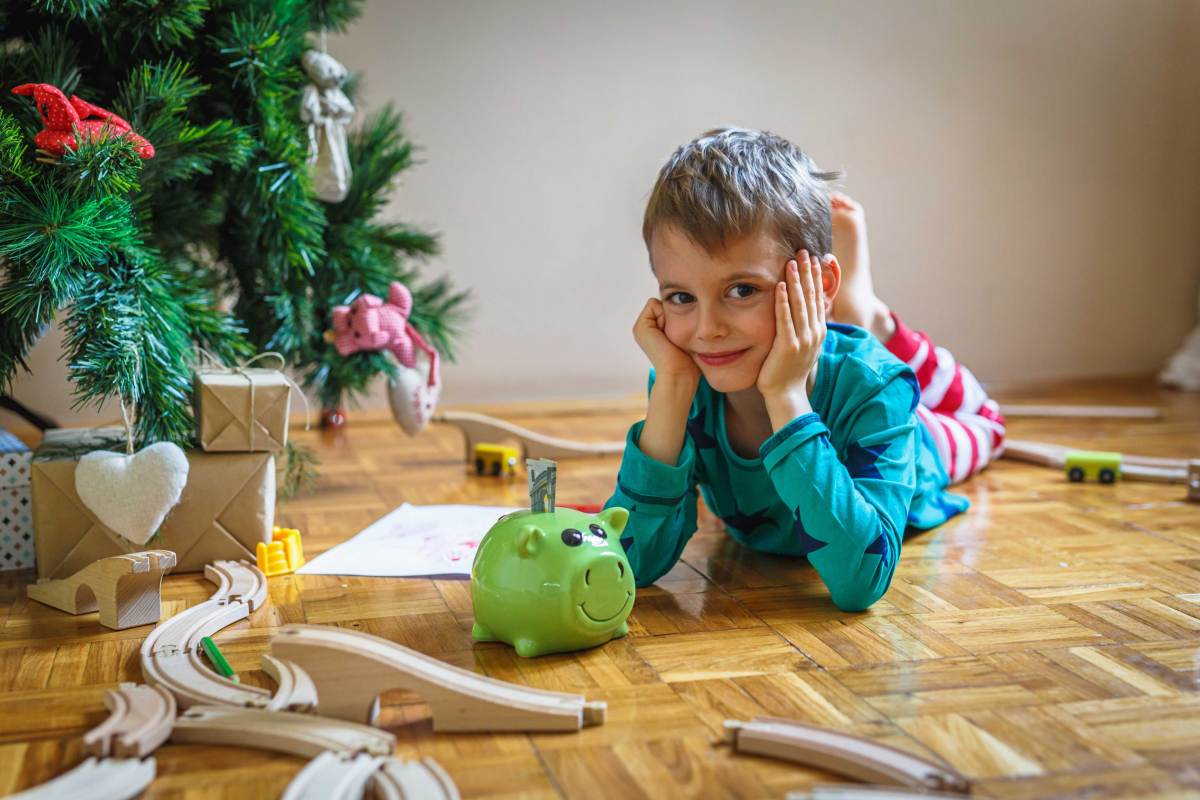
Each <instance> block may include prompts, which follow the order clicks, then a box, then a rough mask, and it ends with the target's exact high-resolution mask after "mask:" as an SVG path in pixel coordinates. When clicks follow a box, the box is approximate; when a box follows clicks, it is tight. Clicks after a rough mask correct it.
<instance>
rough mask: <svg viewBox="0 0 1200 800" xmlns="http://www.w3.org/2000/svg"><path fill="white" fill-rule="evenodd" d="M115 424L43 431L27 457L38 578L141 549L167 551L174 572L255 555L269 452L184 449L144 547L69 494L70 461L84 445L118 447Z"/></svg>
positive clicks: (270, 493)
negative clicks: (184, 468)
mask: <svg viewBox="0 0 1200 800" xmlns="http://www.w3.org/2000/svg"><path fill="white" fill-rule="evenodd" d="M124 441H125V434H124V431H123V430H121V429H120V428H102V429H92V430H84V429H75V430H71V429H64V430H52V431H48V432H47V433H46V436H45V439H44V440H43V442H42V445H41V446H40V447H39V448H38V450H37V452H36V453H35V454H34V458H33V465H32V467H33V470H32V472H33V475H32V478H33V523H34V545H35V548H36V550H37V566H38V577H39V578H66V577H69V576H71V575H73V574H75V573H76V572H77V571H79V570H80V569H83V568H84V567H86V566H87V565H88V564H90V563H92V562H93V561H95V560H97V559H99V558H107V557H108V556H114V555H120V554H122V553H133V552H137V551H139V550H145V549H147V548H156V549H162V550H172V551H174V552H175V554H176V558H177V561H178V564H177V566H176V567H175V569H174V572H198V571H200V570H203V569H204V565H205V564H208V563H211V562H213V561H217V560H220V559H239V558H245V559H249V560H250V561H254V560H255V557H256V556H255V547H256V545H257V543H258V542H269V541H270V540H271V529H272V527H273V525H274V523H275V458H274V456H273V455H272V454H271V453H269V452H258V453H204V452H201V451H199V450H188V451H186V453H187V459H188V477H187V485H186V486H184V489H183V495H182V496H181V497H180V500H179V504H178V505H176V506H175V507H174V508H172V509H171V511H170V513H168V514H167V518H166V520H164V521H163V524H162V527H161V528H159V529H158V532H157V533H156V534H155V535H154V536H153V537H152V538H151V539H150V540H149V541H148V542H146V543H145V544H142V545H138V544H135V543H133V542H131V541H129V540H127V539H124V538H123V537H121V536H120V535H118V534H117V533H116V532H114V531H113V530H112V529H110V528H108V527H106V526H105V525H104V524H103V523H101V522H100V521H99V520H98V519H96V517H95V515H94V514H92V512H91V511H89V510H88V508H87V506H85V505H84V504H83V501H82V500H80V499H79V495H78V494H77V493H76V492H75V465H76V463H77V460H78V458H79V456H81V455H83V453H85V452H89V451H91V450H97V449H104V450H115V451H117V452H124V450H125V445H124Z"/></svg>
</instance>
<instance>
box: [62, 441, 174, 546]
mask: <svg viewBox="0 0 1200 800" xmlns="http://www.w3.org/2000/svg"><path fill="white" fill-rule="evenodd" d="M187 475H188V460H187V456H186V455H184V453H183V450H181V449H180V448H179V446H178V445H175V444H171V443H170V442H159V443H157V444H152V445H150V446H149V447H146V448H143V449H142V450H141V451H139V452H137V453H134V454H133V455H124V454H122V453H113V452H110V451H108V450H95V451H93V452H91V453H85V454H84V455H83V456H81V457H80V459H79V463H78V464H77V465H76V467H75V491H76V492H78V493H79V499H80V500H82V501H83V504H84V505H86V506H87V507H88V509H90V510H91V512H92V513H93V514H95V515H96V518H97V519H98V520H100V521H101V522H103V523H104V524H105V525H107V526H108V527H110V528H112V529H113V530H114V531H116V532H117V533H119V534H120V535H121V536H124V537H125V538H126V539H128V540H129V541H131V542H133V543H134V544H145V543H146V542H147V541H148V540H149V539H150V537H151V536H153V535H154V532H155V531H157V530H158V528H159V526H161V525H162V522H163V520H164V519H165V518H166V516H167V512H168V511H170V510H171V509H172V508H173V507H174V506H175V504H176V503H178V502H179V498H180V495H182V494H183V487H184V485H185V484H187Z"/></svg>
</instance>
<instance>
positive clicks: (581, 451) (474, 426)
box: [432, 411, 625, 464]
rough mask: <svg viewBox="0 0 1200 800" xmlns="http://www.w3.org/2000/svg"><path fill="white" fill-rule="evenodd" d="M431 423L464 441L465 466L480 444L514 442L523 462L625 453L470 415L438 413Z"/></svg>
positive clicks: (616, 446) (618, 445) (619, 446)
mask: <svg viewBox="0 0 1200 800" xmlns="http://www.w3.org/2000/svg"><path fill="white" fill-rule="evenodd" d="M432 419H433V421H434V422H442V423H445V424H447V425H453V426H454V427H456V428H458V429H459V430H460V431H462V432H463V436H464V437H465V438H466V450H465V452H466V460H467V463H468V464H469V463H471V461H473V460H474V458H475V445H476V444H479V443H481V442H499V441H501V440H503V439H516V440H517V441H518V442H519V443H520V445H521V449H522V453H523V455H522V457H523V458H552V459H555V460H557V459H560V458H569V457H571V456H599V455H608V454H611V453H623V452H625V442H623V441H622V442H575V441H572V440H570V439H560V438H559V437H557V436H547V435H545V434H543V433H536V432H535V431H531V430H529V429H528V428H522V427H521V426H520V425H514V424H513V423H511V422H505V421H504V420H502V419H496V418H495V417H489V416H488V415H487V414H476V413H474V412H472V411H440V412H438V413H436V414H434V415H433V418H432Z"/></svg>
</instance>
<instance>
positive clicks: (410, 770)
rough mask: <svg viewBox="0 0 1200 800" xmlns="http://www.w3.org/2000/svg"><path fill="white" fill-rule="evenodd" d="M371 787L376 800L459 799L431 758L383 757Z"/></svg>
mask: <svg viewBox="0 0 1200 800" xmlns="http://www.w3.org/2000/svg"><path fill="white" fill-rule="evenodd" d="M372 789H373V790H374V795H375V798H376V800H418V798H419V799H420V800H459V794H458V787H457V786H455V785H454V781H452V780H451V779H450V776H449V775H447V774H446V770H444V769H442V765H441V764H439V763H438V762H436V761H434V760H433V759H432V758H422V759H421V760H420V761H402V760H401V759H398V758H389V759H385V760H384V762H383V766H381V767H380V768H379V771H378V772H376V773H375V779H374V780H373V781H372Z"/></svg>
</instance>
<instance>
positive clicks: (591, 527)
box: [588, 523, 608, 539]
mask: <svg viewBox="0 0 1200 800" xmlns="http://www.w3.org/2000/svg"><path fill="white" fill-rule="evenodd" d="M588 530H590V531H591V532H592V533H594V534H596V535H597V536H599V537H600V538H601V539H607V538H608V531H606V530H604V528H601V527H600V526H599V525H597V524H595V523H592V524H591V525H589V526H588Z"/></svg>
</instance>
